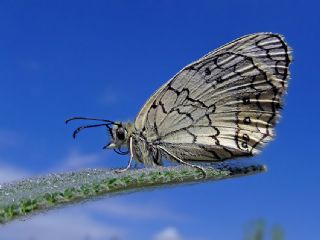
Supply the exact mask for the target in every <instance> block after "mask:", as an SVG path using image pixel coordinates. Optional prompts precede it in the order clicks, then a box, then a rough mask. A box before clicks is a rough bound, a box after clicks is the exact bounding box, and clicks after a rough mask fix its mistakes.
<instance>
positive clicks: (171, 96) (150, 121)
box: [135, 33, 291, 161]
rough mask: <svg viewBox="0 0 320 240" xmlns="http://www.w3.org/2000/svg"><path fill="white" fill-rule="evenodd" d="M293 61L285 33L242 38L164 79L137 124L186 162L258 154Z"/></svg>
mask: <svg viewBox="0 0 320 240" xmlns="http://www.w3.org/2000/svg"><path fill="white" fill-rule="evenodd" d="M290 60H291V56H290V49H289V48H288V46H287V45H286V43H285V42H284V40H283V38H282V37H281V36H280V35H277V34H271V33H258V34H252V35H247V36H244V37H242V38H239V39H237V40H235V41H233V42H231V43H229V44H226V45H224V46H222V47H221V48H219V49H217V50H215V51H213V52H210V53H208V54H207V55H205V56H204V57H202V58H200V59H199V60H197V61H195V62H193V63H191V64H190V65H188V66H186V67H185V68H184V69H182V70H181V71H180V72H179V73H178V74H176V75H175V76H174V77H173V78H172V79H171V80H169V81H168V82H167V83H166V84H164V85H163V86H162V87H161V88H160V89H159V90H158V91H157V92H156V93H155V94H154V95H153V96H152V97H151V98H150V99H149V100H148V102H147V103H146V104H145V106H144V107H143V108H142V110H141V111H140V113H139V114H138V116H137V118H136V120H135V126H136V128H137V130H139V131H142V133H143V135H144V137H145V139H146V140H147V141H148V142H152V143H154V144H158V145H161V146H162V147H165V148H166V149H167V150H168V151H169V152H171V153H173V154H174V155H175V156H177V157H179V158H180V159H182V160H185V161H221V160H224V159H228V158H233V157H239V156H248V155H253V154H256V153H258V152H259V149H260V148H261V147H262V146H263V145H264V144H265V143H266V142H268V141H270V140H271V139H272V137H273V128H274V125H275V123H276V120H277V118H278V114H279V109H280V107H281V102H282V96H283V94H284V93H285V92H286V88H287V79H288V77H289V72H288V65H289V63H290Z"/></svg>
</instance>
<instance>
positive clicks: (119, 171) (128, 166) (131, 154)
mask: <svg viewBox="0 0 320 240" xmlns="http://www.w3.org/2000/svg"><path fill="white" fill-rule="evenodd" d="M129 144H130V145H129V147H130V158H129V161H128V165H127V166H126V167H125V168H122V169H117V170H115V172H116V173H122V172H125V171H127V170H128V169H129V168H130V166H131V163H132V158H133V151H132V137H131V138H130V140H129Z"/></svg>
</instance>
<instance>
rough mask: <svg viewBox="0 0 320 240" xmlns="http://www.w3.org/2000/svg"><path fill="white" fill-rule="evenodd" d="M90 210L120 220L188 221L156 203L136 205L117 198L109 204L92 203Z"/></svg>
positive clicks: (110, 200)
mask: <svg viewBox="0 0 320 240" xmlns="http://www.w3.org/2000/svg"><path fill="white" fill-rule="evenodd" d="M88 208H90V209H91V210H92V211H96V212H98V213H100V214H101V213H102V214H104V215H108V216H113V217H120V218H124V217H125V218H130V219H139V220H146V219H147V220H148V219H157V220H159V219H163V220H171V221H188V218H187V217H185V216H180V215H178V214H176V213H175V212H174V211H172V210H171V209H170V208H168V207H166V206H161V205H159V204H157V203H156V204H155V202H153V203H152V204H148V203H147V202H144V203H143V204H134V203H132V202H129V201H123V200H120V199H119V198H117V199H115V200H112V199H108V201H107V202H105V201H103V202H95V203H92V204H90V206H88Z"/></svg>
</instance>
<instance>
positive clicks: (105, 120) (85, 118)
mask: <svg viewBox="0 0 320 240" xmlns="http://www.w3.org/2000/svg"><path fill="white" fill-rule="evenodd" d="M74 120H90V121H100V122H106V123H111V124H117V123H115V122H113V121H110V120H107V119H100V118H87V117H72V118H68V119H67V120H65V123H66V124H67V123H69V122H71V121H74Z"/></svg>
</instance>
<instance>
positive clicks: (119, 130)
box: [116, 127, 125, 140]
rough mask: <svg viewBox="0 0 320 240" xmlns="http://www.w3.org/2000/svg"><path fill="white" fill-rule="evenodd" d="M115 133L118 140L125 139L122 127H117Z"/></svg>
mask: <svg viewBox="0 0 320 240" xmlns="http://www.w3.org/2000/svg"><path fill="white" fill-rule="evenodd" d="M116 134H117V138H118V139H119V140H124V139H125V130H124V128H123V127H119V128H118V129H117V132H116Z"/></svg>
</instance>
